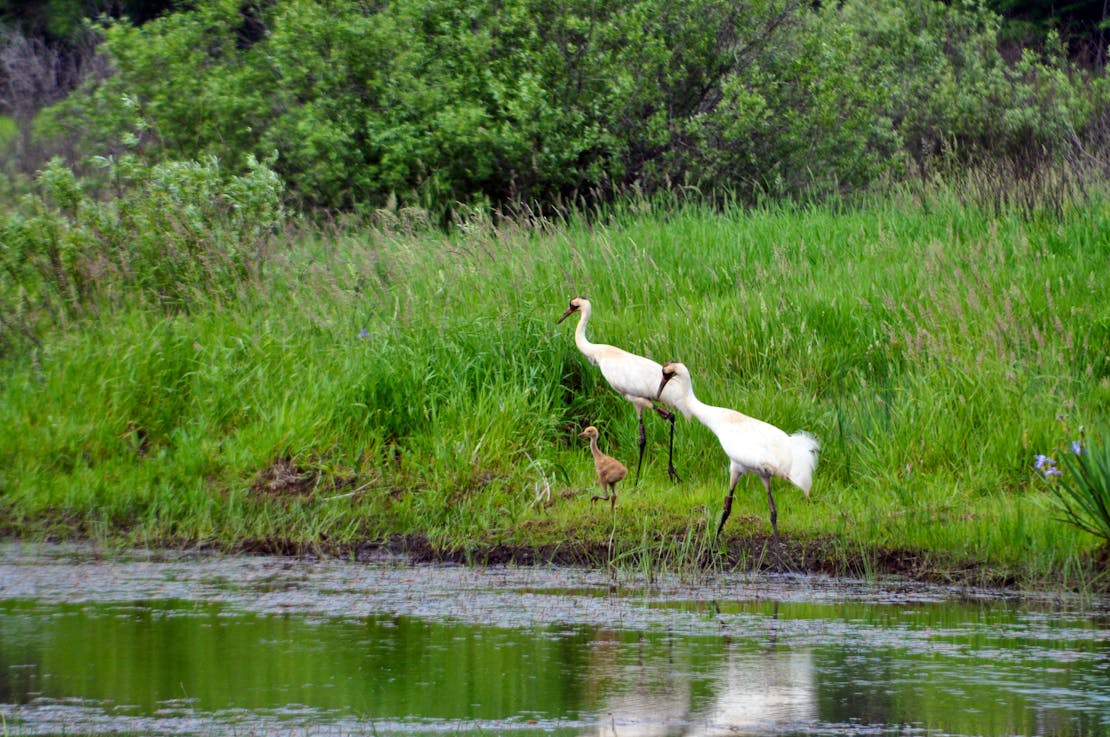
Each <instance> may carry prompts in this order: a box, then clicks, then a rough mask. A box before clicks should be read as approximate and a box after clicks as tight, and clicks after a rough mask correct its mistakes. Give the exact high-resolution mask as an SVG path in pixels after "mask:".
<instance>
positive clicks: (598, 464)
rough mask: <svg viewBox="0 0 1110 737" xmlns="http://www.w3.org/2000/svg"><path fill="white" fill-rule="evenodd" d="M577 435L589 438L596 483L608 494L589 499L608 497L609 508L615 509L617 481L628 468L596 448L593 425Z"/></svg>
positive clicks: (596, 434)
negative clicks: (595, 469)
mask: <svg viewBox="0 0 1110 737" xmlns="http://www.w3.org/2000/svg"><path fill="white" fill-rule="evenodd" d="M578 437H580V438H589V439H590V452H591V453H593V454H594V467H595V468H597V483H599V484H600V485H601V489H602V491H605V492H607V494H608V496H601V495H600V494H599V495H596V496H593V497H591V499H590V501H595V502H596V501H597V500H598V499H608V500H609V507H610V509H616V506H617V482H618V481H620V480H621V479H623V478H624V477H625V476H626V475H627V474H628V469H627V468H625V466H624V464H623V463H621V462H620V461H618V460H617V459H616V458H613V457H612V456H607V455H605V454H604V453H602V452H601V450H599V449H598V447H597V438H598V433H597V428H596V427H594V426H593V425H590V426H589V427H587V428H586V429H585V430H583V431H582V432H580V433H578Z"/></svg>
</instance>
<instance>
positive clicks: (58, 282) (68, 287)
mask: <svg viewBox="0 0 1110 737" xmlns="http://www.w3.org/2000/svg"><path fill="white" fill-rule="evenodd" d="M98 164H99V166H100V170H99V171H98V172H97V176H96V177H87V178H79V177H78V176H77V175H76V174H75V173H74V172H73V170H71V169H70V168H69V167H67V166H66V165H65V164H64V163H62V162H61V161H60V160H58V159H54V160H52V161H51V162H50V163H49V164H48V166H47V167H46V168H45V169H44V170H43V171H42V172H41V173H40V174H39V176H38V179H37V182H36V192H35V193H34V194H31V195H27V196H26V197H24V198H23V199H22V200H21V202H20V203H19V205H18V206H17V207H16V208H15V210H13V211H12V212H10V213H8V214H7V215H6V216H5V217H4V218H3V219H2V220H0V295H2V296H3V299H4V300H5V302H6V303H7V304H5V305H4V311H5V313H6V314H7V315H8V316H9V317H8V318H6V319H5V321H4V323H0V324H2V325H4V327H5V338H7V339H9V340H10V339H11V337H12V333H13V332H16V333H23V334H34V332H35V330H36V325H37V323H38V321H39V320H40V319H44V318H46V319H54V320H66V319H70V318H74V317H78V316H81V315H87V314H89V313H93V312H96V311H97V310H99V309H100V308H101V307H102V306H103V305H104V304H105V303H106V302H107V303H121V302H126V303H129V304H134V303H135V302H136V299H139V300H145V301H148V302H150V303H153V304H156V305H159V306H161V307H162V308H163V309H165V310H167V311H171V312H172V311H178V310H182V309H188V308H189V306H190V304H191V302H192V301H193V299H194V298H195V297H196V296H197V295H200V294H204V295H207V296H209V297H213V296H215V297H230V296H233V295H234V294H236V293H237V291H238V290H239V289H240V288H241V286H242V284H243V283H244V282H247V281H248V280H249V278H250V277H251V276H252V275H253V274H256V273H257V272H258V270H259V269H260V268H261V266H262V262H263V259H264V258H265V255H266V252H267V249H268V246H269V242H270V239H271V238H273V236H274V234H275V233H276V232H277V231H278V229H279V228H280V227H281V226H282V223H283V221H284V211H283V209H282V204H281V193H282V188H281V183H280V181H279V180H278V178H277V176H276V175H275V174H274V173H273V172H272V171H270V169H268V168H267V167H266V166H264V165H262V164H260V163H258V162H255V161H254V160H253V159H248V162H247V165H248V169H247V171H246V172H245V173H244V174H242V175H228V174H226V173H224V172H223V171H222V170H221V167H220V166H219V163H218V162H217V161H216V160H215V159H208V160H207V161H205V162H203V163H199V162H181V161H164V162H162V163H159V164H155V165H147V164H144V163H142V162H141V161H140V160H139V159H138V158H137V157H136V156H134V155H131V154H127V155H124V156H122V157H120V158H118V159H116V158H102V159H99V160H98ZM105 191H110V192H112V193H114V194H115V196H114V197H112V198H110V199H102V198H101V197H99V196H98V194H99V193H102V192H105Z"/></svg>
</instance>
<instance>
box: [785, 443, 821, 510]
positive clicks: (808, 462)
mask: <svg viewBox="0 0 1110 737" xmlns="http://www.w3.org/2000/svg"><path fill="white" fill-rule="evenodd" d="M789 441H790V459H791V460H790V474H789V476H788V477H787V478H788V479H789V481H790V483H792V484H794V485H795V486H797V487H798V488H799V489H801V490H802V491H803V492H805V495H806V496H809V490H810V487H812V486H813V472H814V470H815V469H816V468H817V452H818V450H819V449H820V447H821V444H820V443H819V442H818V441H817V438H815V437H813V436H812V435H810V434H809V433H806V432H797V433H794V434H793V435H791V436H790V438H789Z"/></svg>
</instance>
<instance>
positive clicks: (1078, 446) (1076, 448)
mask: <svg viewBox="0 0 1110 737" xmlns="http://www.w3.org/2000/svg"><path fill="white" fill-rule="evenodd" d="M1071 452H1072V453H1075V454H1076V455H1079V454H1080V453H1082V452H1083V444H1082V443H1080V442H1079V441H1078V440H1073V441H1071Z"/></svg>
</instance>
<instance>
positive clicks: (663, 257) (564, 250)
mask: <svg viewBox="0 0 1110 737" xmlns="http://www.w3.org/2000/svg"><path fill="white" fill-rule="evenodd" d="M926 205H927V206H921V205H920V204H919V203H917V202H916V201H914V200H912V199H910V198H908V197H906V198H900V197H897V196H895V197H890V198H888V199H884V200H881V201H876V202H873V203H871V204H868V205H864V206H860V207H855V208H847V207H841V208H833V207H828V208H822V207H789V206H771V207H766V208H763V209H756V210H740V209H736V210H727V211H724V212H714V211H710V210H707V209H702V208H699V207H696V206H687V207H682V208H677V209H663V208H660V207H658V206H653V205H652V204H650V203H636V204H635V205H633V204H629V205H627V206H626V207H625V208H624V209H623V210H620V211H618V212H617V213H615V214H613V215H612V216H611V217H609V218H607V219H606V220H605V221H604V222H603V223H598V222H591V221H589V220H588V219H586V218H583V217H577V216H576V217H571V218H569V219H567V220H566V221H562V222H548V221H536V222H532V223H527V224H525V223H521V222H514V223H505V224H502V225H498V226H495V225H493V224H491V223H490V222H489V221H488V220H487V219H485V218H481V217H475V218H474V219H473V220H472V221H471V222H468V223H466V224H465V227H463V228H460V229H459V230H458V232H456V233H455V234H453V235H444V234H435V233H429V232H425V231H422V230H419V229H417V230H415V231H413V230H411V229H406V228H402V227H399V226H397V227H392V228H390V227H384V226H382V227H369V226H366V227H357V228H350V229H346V230H345V229H339V228H331V229H319V230H308V231H305V232H303V233H301V234H299V235H297V236H296V237H293V238H291V239H290V242H289V243H288V245H287V247H286V248H285V249H284V250H283V251H282V253H281V254H280V255H276V256H274V257H273V258H272V259H271V261H270V262H269V263H267V265H266V268H265V269H264V270H263V271H262V276H257V277H254V278H253V279H252V280H251V281H250V282H248V283H244V284H243V285H242V289H241V294H240V295H239V296H238V298H236V299H234V300H232V301H228V300H227V299H225V298H221V299H219V300H217V299H215V298H211V299H207V300H200V301H199V302H198V303H197V304H196V305H194V306H193V308H192V309H191V310H190V311H188V312H184V313H179V314H174V315H167V314H166V313H165V312H164V311H159V310H155V309H149V308H146V307H143V306H142V303H141V301H140V300H136V302H137V305H136V306H133V307H131V308H126V309H113V310H106V311H104V312H103V313H102V314H101V315H100V317H98V318H96V319H85V320H83V321H79V322H76V323H72V322H71V323H69V324H68V326H67V327H66V328H65V329H62V328H57V329H55V330H53V331H52V332H49V333H48V334H46V336H45V337H44V338H43V340H42V343H41V345H40V346H27V347H26V348H25V349H20V350H17V351H13V352H12V353H11V354H10V355H9V356H8V357H7V359H6V365H5V366H4V367H3V373H4V375H5V377H6V378H5V379H4V382H3V388H2V391H0V423H2V425H3V426H4V427H5V428H6V431H5V432H4V433H3V434H2V436H0V516H2V518H3V519H5V520H7V523H6V525H5V528H6V529H5V531H6V532H8V533H10V534H15V535H20V536H28V537H35V536H49V537H75V536H94V537H97V538H102V539H109V540H117V541H121V542H125V543H139V544H147V545H163V544H212V545H217V546H221V547H227V548H236V547H242V546H244V545H246V546H249V547H254V548H266V547H271V548H272V549H275V550H280V549H289V548H291V547H299V546H303V547H314V546H315V547H319V548H321V549H343V548H346V547H348V546H356V545H359V544H362V543H367V542H371V543H373V542H380V541H384V540H387V539H391V538H396V537H404V536H419V537H421V538H426V540H427V541H428V542H429V543H430V544H431V545H432V546H433V547H434V548H435V549H438V550H444V551H448V550H449V551H455V552H458V553H460V554H461V555H463V556H469V557H470V558H471V559H474V560H482V559H489V557H490V555H491V552H490V551H495V550H498V549H503V548H510V547H514V546H517V547H524V548H529V549H536V550H543V551H546V552H548V553H550V552H551V551H568V552H570V551H576V550H579V551H585V552H582V553H581V555H582V556H583V558H584V559H585V560H589V561H590V562H595V563H597V562H600V563H606V564H608V565H613V566H617V567H634V566H646V567H648V568H658V567H668V566H676V567H680V568H681V567H684V566H688V565H690V564H693V563H695V562H697V563H699V564H704V563H705V562H706V561H709V562H710V563H711V564H715V565H737V564H740V565H754V564H757V563H759V562H760V559H761V558H760V555H761V554H760V552H759V551H760V550H763V549H764V548H761V547H759V546H756V547H755V548H744V549H739V548H735V547H734V548H732V549H731V552H730V553H729V554H726V550H728V549H727V546H728V543H730V542H733V543H736V541H738V540H740V539H752V540H760V539H762V538H763V537H765V536H766V535H767V534H768V533H769V522H768V515H767V508H766V498H765V495H764V494H763V493H762V487H761V485H760V484H759V482H758V480H756V479H754V478H750V477H749V478H745V479H743V480H742V481H741V483H740V486H739V488H738V490H737V497H736V503H735V506H734V510H733V516H732V518H731V519H730V520H729V522H728V524H727V526H726V527H725V531H724V534H723V540H722V541H720V542H719V543H714V542H713V541H712V539H711V538H710V537H709V536H708V534H707V533H706V530H707V529H709V530H710V531H711V530H712V529H713V528H715V522H716V519H717V516H718V515H719V514H720V507H721V503H722V500H723V497H724V492H725V486H726V483H727V466H728V463H727V459H726V458H725V456H724V454H723V453H722V451H721V450H720V448H719V446H718V445H717V443H716V440H715V438H714V437H713V436H712V435H711V434H710V433H709V431H708V430H706V429H705V428H703V427H701V426H700V425H698V424H696V423H695V422H687V421H684V420H681V419H680V420H679V422H678V425H677V433H676V435H677V437H676V445H675V457H676V465H677V466H678V469H679V472H680V474H681V475H682V477H683V482H682V483H680V484H672V483H670V482H669V481H668V479H667V475H666V424H665V423H664V422H662V421H660V420H658V418H657V417H654V416H652V417H647V418H646V421H647V425H648V434H649V446H648V451H647V458H646V460H645V468H644V473H643V478H642V479H641V482H640V484H639V486H638V487H637V488H634V487H633V486H632V484H631V483H630V481H631V479H629V480H626V481H625V482H623V483H622V484H621V485H620V487H618V491H619V492H620V497H619V503H618V506H617V510H616V513H615V515H614V514H612V513H611V512H610V511H609V508H608V506H607V505H591V504H590V502H589V495H590V494H592V493H593V487H592V484H593V465H592V460H591V457H590V454H589V451H588V449H587V446H586V445H585V443H584V442H583V441H582V440H581V439H580V438H578V437H577V433H578V432H579V431H580V430H581V429H582V428H583V427H584V426H585V425H587V424H595V425H597V426H598V428H599V429H600V431H601V435H602V438H601V445H602V446H603V447H604V448H605V449H606V451H607V452H609V453H610V454H612V455H614V456H616V457H618V458H619V459H621V460H623V461H624V462H625V463H626V464H627V465H630V466H632V465H634V464H635V456H636V426H635V419H634V413H633V410H632V408H631V405H629V404H628V403H627V402H625V401H624V400H622V399H621V398H619V397H617V396H616V395H615V394H614V393H613V392H611V391H610V390H609V389H608V388H607V387H606V385H605V384H604V381H603V380H602V379H601V377H600V375H599V374H598V371H597V369H596V368H594V367H593V366H591V365H589V364H588V363H587V362H586V361H585V360H584V359H583V357H582V356H581V355H580V354H579V353H578V351H577V350H576V348H575V346H574V342H573V330H574V325H573V322H574V319H576V318H572V319H571V320H568V321H567V322H565V323H563V324H562V325H556V324H555V320H556V318H558V317H559V315H561V314H562V312H563V310H564V309H565V307H566V304H567V302H568V300H569V299H570V298H571V297H572V296H575V295H578V294H581V295H585V296H588V297H589V298H590V299H591V301H592V303H593V306H594V316H593V320H592V322H591V326H590V328H591V330H590V334H591V339H592V340H594V341H596V342H607V343H612V344H615V345H618V346H620V347H623V348H626V349H629V350H632V351H635V352H638V353H641V354H644V355H648V356H651V357H652V358H655V359H656V360H659V361H660V362H663V361H666V360H681V361H683V362H685V363H686V364H687V365H688V366H689V367H690V369H691V371H692V372H693V373H694V381H695V389H696V391H697V393H698V396H699V397H700V398H701V399H702V400H703V401H706V402H709V403H711V404H718V405H723V406H729V407H733V408H736V409H739V410H741V411H743V412H745V413H746V414H749V415H753V416H756V417H759V418H762V419H765V420H767V421H770V422H772V423H774V424H776V425H778V426H780V427H782V428H783V429H785V430H787V431H794V430H798V429H804V430H807V431H809V432H811V433H813V434H814V435H816V436H817V437H818V438H819V439H820V440H821V443H822V452H821V460H820V463H819V465H818V467H817V472H816V476H815V484H814V488H813V493H812V498H811V499H809V500H806V499H804V498H803V497H802V495H801V493H800V492H799V491H797V490H796V489H793V488H792V487H789V486H788V485H786V484H785V483H776V490H777V491H776V499H777V501H778V503H779V524H780V528H781V531H782V532H783V534H784V536H785V537H786V538H787V540H788V542H789V543H790V544H791V545H793V546H795V548H793V552H792V553H791V558H790V560H791V561H792V562H793V564H797V565H804V566H806V567H808V568H811V569H822V570H839V571H840V572H847V573H853V574H864V575H867V574H871V573H881V572H883V571H884V570H891V569H896V568H901V569H905V570H907V571H909V572H911V573H915V574H920V575H926V576H931V577H941V578H943V577H960V576H964V577H965V578H966V573H967V571H969V570H971V571H974V574H973V575H974V576H975V577H978V578H977V580H982V581H984V582H1000V581H1004V582H1017V583H1021V584H1025V585H1037V584H1039V583H1044V582H1051V583H1054V584H1057V583H1067V584H1074V583H1077V582H1089V581H1090V580H1091V579H1092V577H1094V579H1095V580H1096V582H1097V581H1098V580H1099V579H1098V576H1099V566H1100V565H1102V566H1104V565H1105V563H1104V562H1102V563H1099V557H1098V556H1099V555H1101V554H1102V553H1100V551H1099V550H1098V539H1097V538H1096V537H1094V536H1092V535H1088V534H1087V533H1085V532H1082V531H1080V530H1077V529H1076V528H1074V527H1070V526H1068V525H1066V524H1063V523H1061V522H1060V521H1059V520H1057V519H1055V518H1054V517H1053V515H1052V514H1050V513H1049V512H1047V511H1046V508H1045V506H1044V504H1043V497H1044V495H1045V490H1044V487H1043V485H1042V484H1040V483H1038V481H1039V480H1038V479H1037V478H1036V475H1035V472H1034V470H1033V468H1032V463H1033V458H1034V455H1035V454H1036V453H1040V452H1047V451H1048V450H1049V449H1051V448H1053V447H1056V446H1059V445H1060V444H1061V443H1062V442H1064V441H1065V440H1066V439H1067V430H1066V428H1067V427H1078V426H1079V425H1084V424H1086V425H1088V426H1097V425H1100V424H1101V425H1105V424H1106V421H1107V417H1108V410H1110V358H1108V355H1110V302H1108V301H1107V300H1106V299H1105V296H1104V295H1105V282H1106V279H1107V277H1108V276H1110V274H1108V270H1110V269H1108V263H1110V205H1108V203H1107V201H1106V200H1105V199H1096V200H1095V201H1093V202H1091V203H1089V204H1083V205H1075V206H1071V207H1068V208H1065V209H1063V210H1062V211H1061V212H1058V213H1055V214H1045V213H1032V214H1031V213H1029V212H1024V213H1022V212H1019V211H1018V210H1016V209H1014V210H1006V209H1004V210H1002V211H1001V212H999V211H997V210H996V211H986V210H983V209H979V208H976V207H975V206H973V205H969V204H967V203H965V202H959V201H957V199H956V198H955V197H953V196H950V195H946V194H944V193H940V194H935V195H930V196H929V198H928V199H927V201H926ZM575 490H577V491H580V492H581V493H579V494H577V495H576V496H572V497H566V498H564V497H563V496H562V494H563V493H564V492H568V491H575ZM545 492H550V496H551V501H550V503H546V502H543V503H537V501H536V500H537V497H538V496H542V495H544V493H545ZM753 550H754V551H755V552H752V551H753ZM738 551H739V552H738ZM570 557H573V556H570ZM895 559H896V560H898V561H902V562H901V563H900V564H899V565H892V564H891V561H892V560H895ZM1101 560H1102V561H1105V558H1102V559H1101ZM907 561H909V562H907ZM918 568H920V570H918ZM1104 579H1105V577H1104V576H1103V579H1102V580H1103V581H1104Z"/></svg>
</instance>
